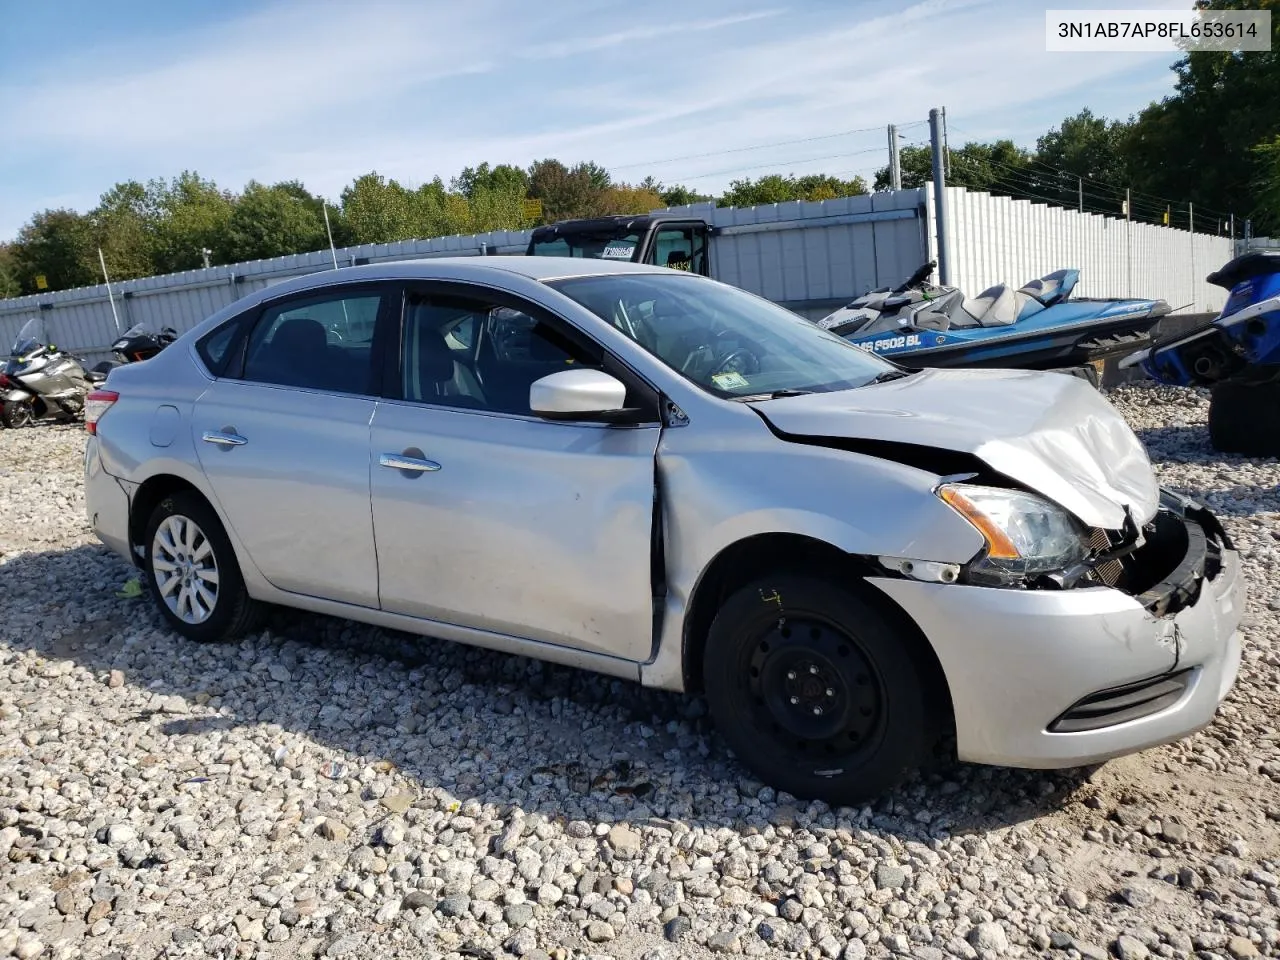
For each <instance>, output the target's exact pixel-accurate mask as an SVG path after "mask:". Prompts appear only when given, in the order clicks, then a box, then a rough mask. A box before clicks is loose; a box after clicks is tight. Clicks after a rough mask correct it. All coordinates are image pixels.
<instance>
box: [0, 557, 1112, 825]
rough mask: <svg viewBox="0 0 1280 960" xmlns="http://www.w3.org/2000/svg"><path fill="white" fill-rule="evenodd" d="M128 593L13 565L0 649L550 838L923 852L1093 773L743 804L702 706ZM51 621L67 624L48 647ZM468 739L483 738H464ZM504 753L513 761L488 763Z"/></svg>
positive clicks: (375, 637) (921, 781) (972, 776)
mask: <svg viewBox="0 0 1280 960" xmlns="http://www.w3.org/2000/svg"><path fill="white" fill-rule="evenodd" d="M135 575H136V571H134V570H133V569H132V568H130V567H129V565H128V564H127V563H126V562H125V561H123V560H122V559H120V558H119V557H117V556H115V555H114V554H112V553H110V552H109V551H108V550H106V549H105V548H104V547H101V546H97V545H85V546H80V547H76V548H73V549H69V550H62V551H51V552H47V553H36V554H24V555H19V556H16V557H12V558H11V559H9V560H8V561H7V562H5V563H3V564H0V596H3V597H5V598H6V606H7V607H8V608H9V609H10V610H12V611H14V612H15V613H16V612H17V611H22V612H23V613H24V614H25V615H26V617H27V618H29V619H30V620H31V621H32V624H31V625H28V624H27V622H26V621H25V620H23V619H22V618H21V617H19V616H4V617H0V642H3V643H4V644H6V645H8V646H9V647H11V648H13V649H15V650H28V651H32V652H34V653H36V654H38V655H39V656H40V657H42V658H44V659H45V660H46V661H53V662H59V661H65V660H70V661H72V662H73V663H74V664H76V665H78V666H80V667H83V668H85V669H87V670H89V671H91V672H92V673H93V674H95V675H96V676H97V678H98V679H99V680H100V682H102V683H108V682H123V683H125V684H128V685H129V686H131V687H134V688H136V689H137V690H143V691H146V693H147V694H148V695H149V700H148V702H149V703H151V706H148V707H145V708H143V709H140V710H138V711H136V712H135V713H133V714H131V715H129V716H127V717H125V718H116V720H117V722H123V723H127V724H138V725H140V726H139V729H138V731H137V732H138V733H140V734H141V733H146V734H149V735H150V736H151V737H152V738H155V737H156V736H157V735H159V736H160V737H167V738H201V737H219V736H220V735H221V734H223V733H225V732H226V731H227V730H230V729H232V728H235V727H237V726H242V725H244V726H258V727H261V726H263V725H274V726H273V727H272V729H274V728H279V730H280V731H288V732H290V733H293V734H297V735H299V736H300V737H303V738H307V739H309V740H311V741H312V742H314V743H317V744H321V745H323V746H324V747H326V748H330V749H331V750H337V751H341V752H342V753H343V754H345V755H346V760H347V761H348V762H349V766H350V769H351V770H352V771H358V770H360V769H361V768H362V767H364V766H366V765H369V764H375V763H379V762H382V763H386V762H389V763H390V764H391V765H392V766H393V767H394V769H395V770H397V771H398V772H399V773H400V774H401V775H403V776H404V777H406V778H408V779H409V780H411V781H412V782H413V783H415V784H416V785H417V788H418V789H419V790H423V791H425V790H428V789H430V788H439V789H442V790H446V791H448V792H449V793H450V794H451V795H452V796H453V797H455V798H456V799H457V800H459V801H461V802H465V801H466V800H468V799H472V798H474V799H476V800H478V801H480V802H482V803H494V804H497V805H499V806H502V807H507V806H510V805H511V804H512V803H513V802H516V803H518V804H519V805H520V806H522V807H524V809H525V810H526V812H532V811H533V810H534V809H536V810H537V811H538V812H541V813H543V814H544V815H546V816H548V817H550V818H554V819H566V820H567V819H600V820H606V821H609V820H632V821H633V822H643V821H645V820H648V819H650V818H660V819H661V820H664V821H666V822H667V823H670V822H671V821H680V822H683V823H684V824H686V825H688V826H689V827H699V826H701V827H703V828H707V829H718V828H721V827H730V828H735V829H742V828H750V827H751V826H753V825H754V826H755V827H758V828H763V827H765V826H767V825H768V823H770V822H774V823H775V824H776V823H778V822H779V821H780V820H785V819H786V818H788V817H794V816H796V815H797V814H799V815H800V816H802V817H803V816H809V817H811V818H813V819H814V822H815V823H822V825H824V826H828V825H829V826H832V827H834V826H835V825H836V821H837V820H839V821H845V822H849V823H851V824H852V825H854V826H856V827H858V828H861V829H864V830H868V831H871V832H873V833H877V834H880V835H892V836H895V837H897V838H899V839H900V840H904V841H905V840H915V841H921V842H928V841H930V840H933V839H937V838H945V837H947V836H956V835H961V834H970V833H982V832H985V831H988V830H991V829H995V828H999V827H1008V826H1012V825H1015V824H1018V823H1022V822H1025V821H1028V820H1031V819H1034V818H1037V817H1040V816H1043V815H1045V814H1048V813H1052V812H1054V811H1056V810H1058V809H1059V808H1061V806H1063V805H1064V804H1066V803H1068V802H1069V801H1070V800H1071V799H1072V798H1073V796H1074V797H1076V798H1078V797H1079V795H1080V794H1081V793H1082V792H1089V791H1090V790H1091V788H1090V787H1089V785H1088V783H1087V781H1088V777H1089V775H1090V773H1091V772H1092V771H1091V770H1089V769H1083V770H1067V771H1048V772H1046V771H1024V770H1012V769H998V768H991V767H982V766H975V765H968V764H959V763H956V762H954V761H946V760H943V761H940V762H939V763H938V764H937V765H935V766H934V768H933V769H931V770H929V771H927V772H924V773H920V774H917V775H915V776H914V777H913V778H912V779H911V780H909V781H908V782H907V783H906V784H904V785H903V786H902V787H900V788H898V789H897V790H895V791H893V792H891V793H890V794H888V795H886V796H885V797H883V798H881V799H880V800H878V801H876V802H875V803H873V804H871V805H869V806H866V807H863V808H861V809H857V810H855V809H840V810H836V811H830V810H829V809H828V808H827V807H826V806H825V805H823V804H816V805H811V804H809V803H806V802H803V801H796V800H794V799H791V798H788V797H787V796H786V795H783V796H782V797H779V798H776V800H774V799H771V798H769V797H768V794H767V792H766V794H765V795H764V797H762V798H761V800H762V801H763V802H756V798H757V797H758V795H759V794H760V791H761V788H762V786H763V785H762V784H760V783H759V782H757V781H755V780H754V778H753V777H752V776H751V775H750V774H749V773H748V771H747V770H746V769H745V768H744V767H743V766H741V765H740V764H739V763H738V762H737V761H736V760H735V759H734V758H733V757H732V755H731V754H730V752H729V751H728V749H727V747H726V746H725V745H724V743H723V741H721V740H720V738H719V737H718V736H717V735H716V734H715V732H714V730H713V728H712V725H711V722H710V719H709V718H708V716H707V715H706V707H705V703H704V702H703V700H702V699H701V698H700V697H695V696H684V695H677V694H672V693H668V692H664V691H656V690H650V689H645V688H643V687H641V686H640V685H639V684H636V683H631V682H628V681H622V680H616V679H613V678H609V677H604V676H600V675H597V674H593V673H589V672H586V671H580V670H574V669H571V668H567V667H560V666H556V665H552V664H547V663H543V662H541V661H535V660H530V659H527V658H524V657H519V656H514V655H509V654H501V653H496V652H492V651H487V650H479V649H476V648H470V647H465V646H462V645H459V644H454V643H450V642H447V641H438V640H432V639H425V638H420V637H416V636H412V635H408V634H404V633H400V632H397V631H392V630H384V629H379V628H375V627H369V626H365V625H362V624H356V623H353V622H351V621H346V620H340V619H337V618H332V617H324V616H319V615H313V614H307V613H302V612H296V611H291V610H284V609H278V608H277V609H273V610H272V611H271V613H270V614H269V617H268V621H267V623H266V627H265V631H264V632H263V633H261V634H258V635H255V636H254V637H252V638H247V639H246V640H245V641H242V642H240V643H234V644H222V645H208V646H199V645H195V644H192V643H190V642H189V641H186V640H183V639H182V638H181V637H179V636H178V635H177V634H175V633H173V632H172V631H171V630H169V629H168V628H167V626H166V625H165V623H164V622H163V620H162V618H161V617H160V615H159V613H158V611H157V610H156V609H155V608H154V607H153V605H152V603H151V601H150V599H149V597H148V596H146V595H145V594H144V595H143V596H141V597H135V598H132V599H128V598H125V597H122V596H120V591H121V588H122V587H123V586H124V585H125V584H126V583H127V582H128V581H129V580H130V579H131V578H132V577H134V576H135ZM54 615H57V616H60V617H62V618H63V620H62V621H58V622H57V626H56V627H51V628H46V627H45V626H44V625H43V618H44V617H45V616H49V617H52V616H54ZM36 620H41V623H38V624H37V623H34V621H36ZM68 620H69V621H70V622H69V623H68V622H66V621H68ZM304 664H305V665H308V666H316V667H317V669H322V670H323V671H324V674H323V675H324V677H325V680H324V683H325V684H326V685H327V686H326V687H325V689H322V690H317V687H316V683H315V682H313V680H312V679H311V676H310V671H306V672H307V673H308V678H307V679H306V681H305V682H298V680H297V678H298V676H299V674H300V673H302V672H303V671H301V670H300V667H301V666H303V665H304ZM122 666H123V667H126V669H125V671H124V677H123V678H120V677H116V678H115V680H114V681H112V678H111V671H113V670H115V669H117V668H119V667H122ZM355 677H360V678H366V679H367V678H373V679H374V680H376V681H377V682H376V683H374V684H372V685H361V684H356V683H353V682H352V681H351V678H355ZM371 688H372V689H374V690H375V691H376V695H377V699H376V700H375V698H374V696H373V695H371V694H369V693H368V691H369V690H370V689H371ZM361 691H364V692H361ZM384 693H385V696H383V694H384ZM174 695H177V696H179V697H181V698H183V699H182V706H181V707H180V708H179V710H178V712H176V713H175V712H173V711H172V707H171V705H169V704H165V703H163V702H160V701H158V700H157V698H171V697H173V696H174ZM318 697H319V698H320V699H322V700H323V701H324V702H321V703H318V702H317V698H318ZM476 729H480V730H482V731H483V734H482V735H481V736H475V735H468V734H467V733H466V732H465V731H467V730H473V731H474V730H476ZM504 743H506V744H518V747H516V748H511V749H508V750H506V751H500V749H499V747H498V745H500V744H504ZM194 779H197V780H198V779H201V778H199V777H196V778H194ZM513 798H516V799H514V800H513ZM825 821H829V823H828V822H825Z"/></svg>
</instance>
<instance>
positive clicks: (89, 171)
mask: <svg viewBox="0 0 1280 960" xmlns="http://www.w3.org/2000/svg"><path fill="white" fill-rule="evenodd" d="M1074 2H1076V3H1079V4H1080V5H1081V6H1084V5H1085V4H1084V3H1080V0H1074ZM1089 2H1090V3H1092V0H1089ZM1127 3H1129V4H1130V5H1133V6H1140V5H1157V4H1155V3H1154V2H1153V0H1147V3H1146V4H1144V3H1143V0H1136V2H1135V0H1127ZM1162 5H1167V4H1162ZM867 10H868V7H867V6H865V5H857V6H855V5H849V6H838V7H833V8H827V7H822V8H817V7H810V6H809V5H807V4H806V5H793V7H792V9H791V10H789V11H787V15H786V16H779V15H778V14H779V13H780V11H779V10H778V9H777V8H776V7H769V8H767V9H766V8H761V9H758V10H754V11H752V10H747V11H745V12H742V11H741V10H739V11H726V10H721V9H717V6H716V3H715V2H714V0H712V2H711V3H708V4H706V5H705V9H704V11H703V12H704V13H705V17H704V18H703V19H698V20H692V21H684V22H681V21H680V20H679V19H678V18H676V19H672V20H666V19H659V18H656V17H654V16H653V15H652V14H646V16H645V18H644V19H643V20H639V19H638V18H637V16H636V15H635V14H634V12H629V11H627V10H625V9H623V8H618V7H613V6H610V7H608V8H602V7H600V6H598V5H594V4H589V5H585V6H582V5H572V4H565V5H559V4H557V5H554V6H552V7H549V8H543V9H540V8H538V7H537V6H528V5H523V4H519V5H517V4H514V3H510V2H505V3H504V2H499V0H469V3H468V4H449V5H445V4H443V3H438V2H433V3H425V4H424V3H401V2H395V0H377V2H371V3H366V4H360V5H356V4H346V5H338V4H327V3H326V4H303V5H300V6H295V5H290V6H275V7H270V8H266V9H265V10H263V11H261V12H258V13H255V14H253V15H251V16H249V17H246V18H243V19H241V20H238V21H233V22H228V23H226V24H224V25H222V26H221V27H219V28H217V29H214V30H210V31H207V32H205V33H203V34H199V35H183V36H175V37H174V39H173V43H172V44H171V45H170V47H169V49H168V50H167V52H165V53H164V55H163V56H160V57H157V54H156V52H155V45H154V44H151V45H150V46H149V47H148V48H147V50H146V52H143V51H142V50H115V51H111V52H110V56H108V57H106V58H105V59H102V58H100V59H98V60H96V61H95V60H93V59H89V60H87V61H83V62H81V63H78V64H76V63H72V64H68V63H57V62H54V63H51V64H50V65H49V68H48V69H47V70H46V71H45V73H44V76H43V77H42V78H41V82H39V83H38V84H33V85H29V86H27V87H26V88H25V89H23V88H20V87H19V88H17V89H15V85H14V83H13V82H8V83H7V84H6V86H7V87H8V88H9V90H10V93H11V95H10V96H8V97H7V98H6V100H5V101H4V102H3V103H0V128H3V129H6V130H16V131H21V136H20V137H17V138H15V139H14V140H13V141H12V142H11V144H12V145H11V147H10V150H11V152H12V153H15V154H18V155H19V156H18V159H19V160H21V161H22V162H24V163H25V164H26V165H30V164H31V163H32V161H33V160H37V159H39V158H40V157H41V156H42V155H43V156H48V157H57V158H58V159H59V160H60V161H61V166H63V167H64V168H66V169H67V170H68V175H67V177H68V178H69V179H68V182H59V183H57V184H56V185H52V184H51V185H50V186H51V187H54V186H56V189H47V191H45V192H43V194H41V193H36V192H35V191H32V192H28V191H27V190H24V189H21V187H20V186H18V188H17V189H15V187H14V186H11V188H10V190H9V191H7V193H6V196H4V197H3V198H0V236H3V235H6V234H12V233H13V232H14V231H15V230H16V227H17V225H18V223H19V222H20V221H21V220H22V219H24V218H25V217H26V216H28V215H29V214H30V212H31V211H32V210H35V209H38V208H40V207H42V206H46V205H48V200H47V197H49V196H52V195H53V194H55V193H56V194H58V195H77V192H78V191H82V193H83V199H82V200H80V201H79V202H78V204H77V205H79V206H88V205H91V204H92V203H93V202H94V201H95V200H96V197H97V195H98V193H100V192H101V191H102V190H103V189H105V188H106V187H107V186H109V185H110V183H111V181H112V180H113V179H124V178H128V177H139V178H145V177H147V176H152V175H164V174H170V175H171V174H173V173H176V172H178V171H180V170H182V169H185V168H194V169H198V170H199V171H200V172H201V173H203V174H205V175H206V176H212V177H214V178H215V179H217V180H218V181H219V182H220V183H223V184H225V185H227V186H239V185H240V184H242V183H244V182H245V181H246V180H247V179H249V178H250V177H254V178H257V179H261V180H265V181H268V182H270V181H274V180H279V179H285V178H294V177H297V178H299V179H302V180H303V181H304V182H305V183H307V185H308V186H309V187H311V188H312V189H313V190H317V191H319V192H322V193H325V194H327V195H329V196H331V197H332V196H336V195H337V194H338V193H339V192H340V190H341V189H342V187H343V186H344V185H345V184H346V183H349V182H350V180H351V179H352V178H353V177H355V176H358V175H359V174H361V173H365V172H368V171H369V170H371V169H377V170H378V171H379V172H381V173H384V174H386V175H390V176H396V177H399V178H404V179H411V180H414V181H417V182H421V181H423V180H428V179H430V178H431V177H432V176H435V175H441V176H443V177H445V178H447V177H449V176H450V175H451V174H454V173H456V172H457V171H458V170H460V169H461V168H462V167H463V166H467V165H474V164H476V163H479V162H481V161H484V160H488V161H489V162H491V163H499V162H508V163H518V164H522V165H523V164H527V163H529V162H530V161H532V160H534V159H537V158H540V157H546V156H556V157H559V158H561V159H564V160H565V161H567V162H572V161H575V160H583V159H592V160H595V161H597V162H600V163H603V164H604V165H605V166H625V167H626V169H624V170H620V171H619V176H621V177H623V178H625V179H629V180H638V179H642V178H643V177H644V176H645V175H646V174H648V173H653V174H654V175H655V176H657V177H658V178H659V179H662V180H665V181H666V182H678V181H681V180H688V181H689V182H690V183H691V185H694V186H697V187H699V188H702V189H713V188H719V187H722V186H723V185H725V184H726V183H727V182H728V180H730V179H733V178H734V177H735V176H736V175H737V174H735V173H734V172H732V171H734V170H737V171H741V172H742V173H745V174H746V175H753V176H754V175H758V174H759V173H762V172H767V168H764V167H762V168H760V169H754V170H750V169H746V168H753V167H757V166H759V165H762V164H774V163H778V164H782V165H784V166H785V168H786V169H791V170H793V171H794V172H798V173H799V172H810V171H814V170H818V169H821V170H827V171H831V172H848V171H852V170H855V169H861V170H871V169H874V167H875V166H877V165H880V164H882V163H883V162H884V154H883V149H884V148H883V144H884V142H885V137H884V132H883V125H884V124H886V123H888V122H899V123H903V122H910V121H922V120H924V119H925V118H926V116H927V113H928V109H929V108H930V107H933V106H946V107H947V112H948V116H949V118H950V119H951V120H952V122H953V124H954V125H955V127H956V135H955V136H953V142H955V141H957V140H963V139H966V138H967V137H968V136H978V137H983V138H986V137H996V136H1012V137H1014V139H1017V140H1020V141H1022V142H1031V141H1034V137H1035V135H1036V134H1038V133H1040V132H1042V131H1043V130H1045V129H1046V128H1048V127H1049V126H1051V125H1053V124H1055V123H1057V122H1058V121H1059V120H1061V119H1062V117H1063V116H1064V115H1066V113H1068V112H1075V111H1076V110H1078V109H1079V108H1080V107H1082V106H1085V105H1088V106H1090V107H1092V108H1093V109H1094V110H1095V112H1097V113H1103V114H1109V115H1121V116H1126V115H1128V114H1129V113H1130V112H1132V111H1133V110H1134V109H1136V108H1138V107H1140V106H1142V105H1144V104H1145V103H1146V102H1147V101H1148V100H1150V99H1151V98H1152V97H1154V96H1159V95H1160V94H1161V93H1162V92H1164V91H1166V90H1167V89H1168V85H1169V81H1168V71H1167V69H1166V66H1167V63H1168V60H1169V58H1161V57H1160V56H1154V57H1153V56H1151V55H1123V54H1049V53H1046V52H1045V49H1044V12H1043V11H1044V6H1041V5H1033V4H1028V3H1024V2H1015V0H1004V2H996V0H925V2H921V3H916V4H914V5H911V6H909V7H906V8H899V9H897V10H894V11H892V12H888V13H883V12H882V13H879V14H875V13H873V14H872V15H868V14H867V13H866V11H867ZM566 36H568V39H566ZM121 64H130V65H135V66H133V69H131V70H123V69H122V68H121ZM1144 64H1145V65H1146V67H1145V72H1144V73H1142V82H1141V85H1140V86H1136V87H1135V86H1130V85H1131V84H1132V80H1131V79H1130V77H1131V75H1132V74H1133V72H1134V70H1135V68H1136V69H1137V70H1139V71H1143V70H1144V67H1143V65H1144ZM860 128H872V129H871V130H870V131H869V132H866V133H862V134H857V135H850V136H848V137H842V138H833V139H828V140H815V141H814V142H811V143H806V144H793V145H789V146H779V147H777V148H775V149H772V150H759V151H756V150H740V148H743V147H747V146H751V145H755V144H761V143H777V142H779V141H788V140H796V139H800V138H806V137H821V136H823V135H827V134H831V133H833V132H836V131H841V130H854V129H860ZM904 132H905V133H906V134H907V135H908V136H909V137H922V136H925V135H927V131H926V130H925V129H924V128H923V127H921V126H916V127H914V128H911V129H908V130H906V131H904ZM735 150H740V152H732V153H725V154H724V155H721V156H711V157H703V158H698V159H690V160H686V161H681V162H679V163H670V164H654V165H652V166H649V167H644V166H632V164H634V163H635V162H636V161H648V160H661V159H664V158H670V157H684V156H688V155H691V154H702V153H712V152H715V151H735ZM877 151H880V152H877ZM77 157H79V158H83V159H82V160H79V161H77V160H72V159H70V158H77ZM806 157H810V158H819V157H821V158H824V159H821V160H817V159H815V160H812V161H809V162H793V163H789V164H788V163H786V162H788V161H800V160H801V158H806ZM89 158H92V162H90V161H89ZM4 169H5V160H4V159H0V175H3V174H4ZM77 169H79V170H80V171H81V172H78V173H77V172H76V171H77ZM104 171H108V172H107V173H106V175H105V177H104ZM11 183H12V179H11ZM15 186H16V185H15Z"/></svg>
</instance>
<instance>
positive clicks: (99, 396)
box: [84, 390, 120, 434]
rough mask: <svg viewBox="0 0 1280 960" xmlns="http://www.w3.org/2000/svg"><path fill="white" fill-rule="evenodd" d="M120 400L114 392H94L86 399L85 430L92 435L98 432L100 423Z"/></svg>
mask: <svg viewBox="0 0 1280 960" xmlns="http://www.w3.org/2000/svg"><path fill="white" fill-rule="evenodd" d="M119 399H120V394H118V393H116V392H115V391H114V390H94V391H93V392H92V393H90V394H89V396H87V397H85V398H84V428H85V429H86V430H88V431H89V432H90V433H92V434H97V432H98V421H99V420H101V419H102V415H103V414H104V413H106V412H107V411H108V410H110V409H111V405H112V404H113V403H115V402H116V401H117V400H119Z"/></svg>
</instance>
